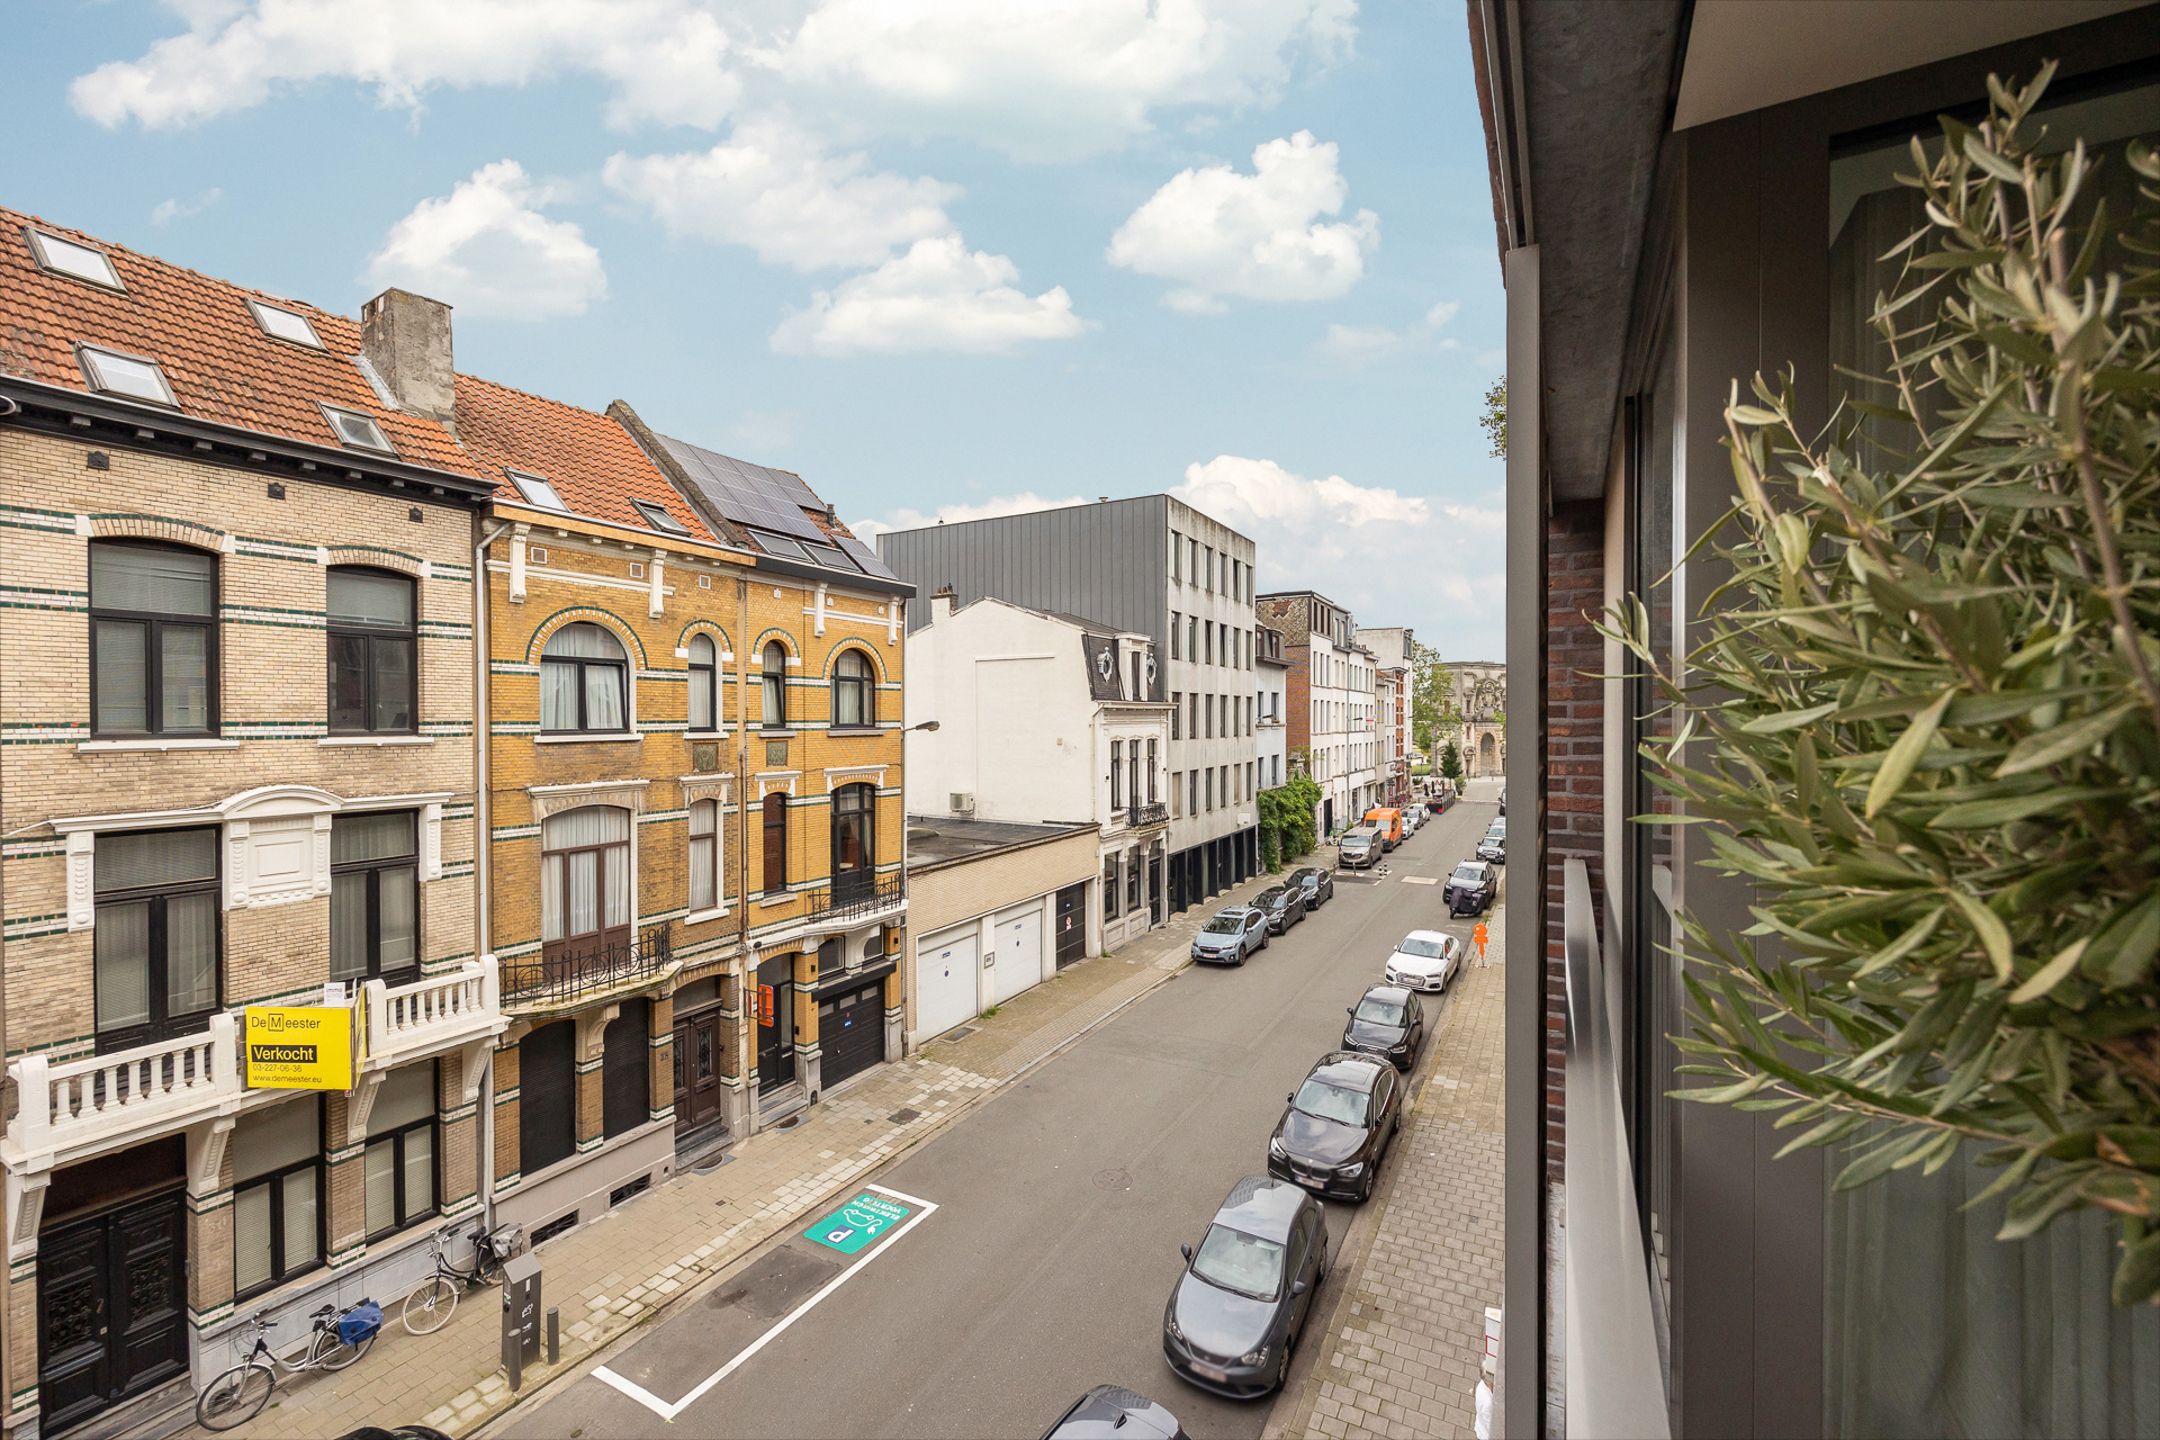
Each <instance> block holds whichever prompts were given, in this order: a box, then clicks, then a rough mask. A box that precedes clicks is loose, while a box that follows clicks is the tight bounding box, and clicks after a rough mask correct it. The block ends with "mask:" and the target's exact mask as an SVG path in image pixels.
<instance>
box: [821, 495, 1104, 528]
mask: <svg viewBox="0 0 2160 1440" xmlns="http://www.w3.org/2000/svg"><path fill="white" fill-rule="evenodd" d="M1087 503H1088V502H1087V501H1085V500H1083V499H1081V498H1080V497H1079V496H1078V495H1069V496H1067V497H1066V498H1064V499H1062V500H1049V499H1045V498H1044V497H1042V496H1040V495H1037V494H1036V493H1035V492H1034V491H1032V490H1028V491H1023V492H1021V493H1020V494H1018V495H1000V496H998V497H996V498H995V499H991V500H983V501H978V502H974V503H969V502H966V501H960V502H956V503H954V504H951V505H940V506H938V508H937V509H935V510H929V511H924V510H895V511H893V512H892V514H890V515H888V516H886V517H885V518H884V519H883V520H865V521H862V522H860V523H859V524H856V525H854V526H853V527H852V528H853V529H854V531H855V533H856V534H857V535H859V536H861V537H862V538H863V539H865V540H868V539H871V538H872V537H874V536H878V535H882V534H884V533H885V532H886V531H888V530H916V529H920V528H921V527H922V526H925V525H958V524H959V523H960V522H961V521H963V520H992V519H996V518H997V517H998V516H1000V515H1029V514H1033V513H1034V512H1035V511H1037V510H1065V509H1069V508H1071V507H1072V506H1074V505H1085V504H1087Z"/></svg>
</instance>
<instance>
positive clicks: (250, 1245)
mask: <svg viewBox="0 0 2160 1440" xmlns="http://www.w3.org/2000/svg"><path fill="white" fill-rule="evenodd" d="M270 1190H271V1187H270V1186H269V1185H267V1184H264V1185H251V1186H249V1187H248V1188H247V1189H245V1190H241V1191H238V1192H236V1193H235V1194H234V1195H233V1289H235V1290H252V1289H254V1288H255V1287H256V1286H258V1285H265V1284H268V1283H269V1280H270Z"/></svg>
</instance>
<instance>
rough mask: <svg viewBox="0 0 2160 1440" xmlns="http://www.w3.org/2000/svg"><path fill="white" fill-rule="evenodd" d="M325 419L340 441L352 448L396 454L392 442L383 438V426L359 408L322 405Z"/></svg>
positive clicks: (379, 453) (381, 453)
mask: <svg viewBox="0 0 2160 1440" xmlns="http://www.w3.org/2000/svg"><path fill="white" fill-rule="evenodd" d="M322 413H323V419H325V420H327V421H329V422H330V428H331V429H332V430H334V431H336V432H337V438H338V443H339V444H341V445H343V446H345V447H346V448H347V449H350V450H373V451H374V452H375V453H376V454H378V455H395V454H396V453H397V452H396V451H395V450H393V449H391V448H390V442H389V441H388V440H386V439H384V438H383V433H382V427H381V426H379V425H377V424H376V423H375V421H374V419H373V417H371V416H367V415H363V414H361V413H360V412H359V411H358V410H340V409H339V408H338V407H337V406H335V405H325V406H323V407H322Z"/></svg>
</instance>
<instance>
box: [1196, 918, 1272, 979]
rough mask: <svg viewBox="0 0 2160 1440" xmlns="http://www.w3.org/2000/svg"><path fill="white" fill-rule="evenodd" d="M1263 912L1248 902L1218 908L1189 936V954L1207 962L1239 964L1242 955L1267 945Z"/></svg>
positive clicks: (1266, 924)
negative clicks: (1197, 931)
mask: <svg viewBox="0 0 2160 1440" xmlns="http://www.w3.org/2000/svg"><path fill="white" fill-rule="evenodd" d="M1267 943H1268V919H1267V913H1266V912H1265V911H1261V910H1255V909H1253V908H1252V907H1251V906H1250V905H1232V906H1231V907H1230V908H1229V909H1227V910H1218V911H1216V912H1215V913H1214V914H1213V915H1210V916H1209V917H1208V919H1207V923H1206V924H1204V925H1202V926H1201V927H1200V933H1199V934H1197V935H1195V936H1193V939H1192V958H1193V959H1195V960H1202V961H1206V962H1207V963H1209V964H1211V965H1242V964H1244V963H1245V957H1246V956H1248V955H1252V954H1254V953H1256V952H1258V951H1261V950H1265V949H1267Z"/></svg>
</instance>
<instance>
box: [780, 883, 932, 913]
mask: <svg viewBox="0 0 2160 1440" xmlns="http://www.w3.org/2000/svg"><path fill="white" fill-rule="evenodd" d="M801 893H802V896H803V899H804V900H805V901H806V902H808V903H807V906H806V908H805V909H804V911H803V914H802V918H803V919H805V920H855V919H861V918H864V917H867V916H871V915H878V914H882V913H883V912H885V911H887V910H890V909H892V908H893V907H894V906H895V905H897V904H899V903H900V902H901V901H902V900H905V899H906V898H907V882H906V880H905V879H904V878H902V877H901V876H898V875H890V876H886V877H884V878H883V879H880V880H877V881H875V882H874V883H868V884H864V885H859V886H850V885H845V884H842V883H839V882H837V881H828V882H826V883H825V884H823V885H820V886H818V887H817V888H816V889H814V890H805V891H803V892H801Z"/></svg>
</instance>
